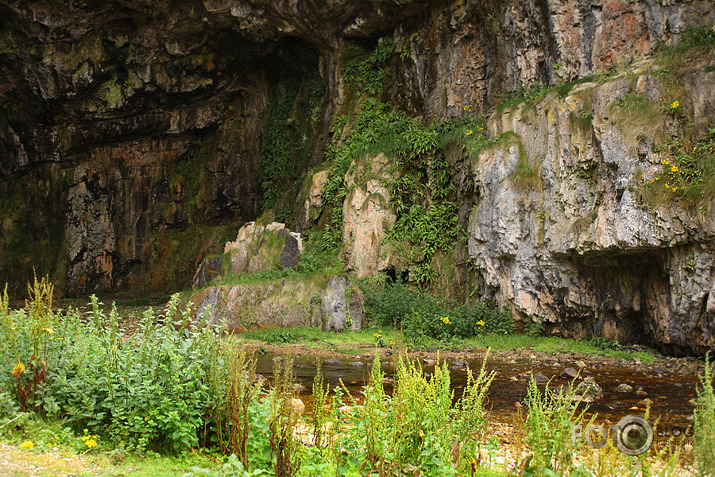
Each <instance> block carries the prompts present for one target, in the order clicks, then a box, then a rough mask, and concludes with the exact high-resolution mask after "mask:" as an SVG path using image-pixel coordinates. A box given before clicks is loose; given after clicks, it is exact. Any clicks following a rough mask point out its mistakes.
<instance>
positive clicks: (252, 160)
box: [0, 0, 715, 353]
mask: <svg viewBox="0 0 715 477" xmlns="http://www.w3.org/2000/svg"><path fill="white" fill-rule="evenodd" d="M0 18H1V20H0V75H2V78H3V84H2V85H0V104H1V105H2V107H0V157H1V158H2V160H1V161H0V199H2V200H0V250H1V251H2V255H1V256H0V282H2V281H6V282H9V283H10V285H11V291H13V290H15V291H17V290H23V289H24V286H25V282H26V280H27V279H28V278H29V277H31V275H32V271H33V269H35V270H37V273H38V274H50V275H51V277H52V278H53V280H54V281H55V283H56V284H57V288H58V289H62V290H64V291H65V292H66V293H69V294H74V295H77V294H83V293H89V292H101V291H110V290H119V289H123V290H133V291H135V292H148V291H154V290H166V289H176V288H181V287H185V286H188V285H189V284H190V283H191V277H192V276H193V274H194V272H195V271H196V270H197V268H198V269H199V271H198V273H196V275H195V276H196V278H195V283H201V284H205V283H207V282H208V281H209V280H210V279H212V278H215V277H216V276H220V275H221V274H223V273H226V272H227V271H228V272H234V273H238V272H243V271H248V272H251V271H258V270H266V269H274V268H290V267H291V266H294V265H295V264H296V263H297V259H298V252H300V248H301V244H300V239H299V237H298V236H294V235H291V233H289V232H288V231H287V230H286V231H285V232H281V231H280V230H276V231H275V234H276V237H274V238H272V239H271V240H268V241H267V242H266V243H265V244H264V245H259V246H258V248H256V249H251V250H250V251H249V248H244V249H240V247H238V248H237V249H236V250H231V251H224V252H225V254H226V256H224V257H222V258H219V257H221V256H220V255H215V254H216V253H220V247H221V246H222V244H223V242H225V238H224V237H225V235H226V233H228V232H230V231H235V230H236V229H237V228H238V227H240V226H241V225H242V224H244V223H247V222H249V221H251V220H254V219H255V218H256V217H257V215H258V213H259V210H267V209H274V211H275V216H276V217H278V219H277V220H279V221H280V222H286V223H288V224H289V225H290V227H291V229H293V230H295V231H297V232H304V231H305V230H306V229H307V228H310V227H312V226H314V225H316V224H317V225H319V226H320V225H321V224H322V225H325V221H326V219H325V217H326V214H325V211H324V210H322V207H323V201H322V198H321V192H320V191H321V190H322V188H323V187H324V186H325V184H326V183H327V182H328V180H329V179H330V177H329V173H328V169H329V167H330V166H329V164H327V165H326V164H324V165H320V164H321V163H322V162H323V160H324V159H325V158H326V155H327V156H328V157H331V156H330V154H329V153H330V147H328V144H329V143H331V141H333V143H335V142H339V141H341V140H345V137H344V136H343V137H339V136H340V135H339V134H337V133H336V131H339V129H340V128H335V127H334V126H335V125H336V124H337V123H339V122H342V121H343V120H344V118H343V116H342V115H343V113H344V112H345V111H346V110H348V109H349V107H350V105H354V102H355V94H356V93H358V94H359V93H361V92H356V91H352V90H350V87H349V85H348V84H349V81H348V80H347V79H346V77H345V76H346V75H345V73H346V65H347V64H349V62H350V60H351V58H352V57H353V56H354V54H355V51H356V49H358V50H359V49H360V48H367V49H369V50H371V49H373V48H374V47H375V46H376V45H381V44H382V45H384V44H385V41H386V40H382V41H381V39H383V38H387V37H390V38H391V39H392V41H393V43H394V45H395V51H394V54H391V55H390V56H389V57H388V58H387V59H386V60H385V63H384V71H383V73H385V72H386V73H387V74H385V75H384V78H385V79H384V81H383V84H382V86H381V88H380V90H381V91H382V92H381V93H379V94H378V95H379V99H380V100H381V101H383V102H385V103H388V104H389V105H390V106H391V107H393V108H396V109H401V110H403V111H405V112H407V113H409V114H411V115H412V116H413V117H419V118H421V119H422V120H423V121H424V122H429V121H432V120H435V119H444V118H458V117H461V116H462V115H464V114H466V113H465V111H472V112H475V113H476V112H481V111H486V110H488V108H490V107H492V106H495V105H496V104H497V103H499V102H500V97H501V96H502V95H503V94H504V93H506V92H508V91H514V90H516V91H523V90H528V89H529V88H534V87H537V86H538V85H540V84H544V85H558V84H561V85H563V84H564V83H566V82H568V81H571V80H583V79H584V78H585V77H587V76H588V75H591V74H594V73H603V71H604V70H606V69H609V68H612V67H616V66H622V65H627V64H631V63H634V62H635V63H637V62H638V61H640V60H641V59H643V58H645V57H647V56H648V55H649V54H650V53H651V52H652V51H653V50H654V48H655V46H656V45H657V44H659V43H660V42H662V43H664V44H671V43H673V42H675V41H677V40H678V38H679V37H680V36H681V34H682V33H683V31H684V30H685V29H686V27H689V26H697V25H700V26H703V25H706V26H708V27H709V26H711V25H712V22H713V20H714V19H715V9H713V8H712V2H711V1H709V0H693V1H688V2H675V1H658V2H656V1H651V0H608V1H603V2H595V1H585V0H526V1H516V0H508V1H502V0H484V1H472V0H439V1H427V0H416V1H410V2H404V1H397V0H387V1H382V0H380V1H377V0H368V1H355V0H336V1H331V2H324V1H317V0H307V1H301V2H285V1H281V2H279V1H276V0H186V1H184V2H180V5H179V4H178V3H177V2H170V1H169V0H155V1H152V2H146V1H144V0H111V1H108V2H97V1H84V2H71V3H69V4H67V5H65V4H61V5H60V4H58V3H57V2H50V1H46V0H39V1H33V2H26V1H21V0H5V1H2V2H1V3H0ZM637 65H638V66H636V67H633V68H632V69H631V70H630V74H631V76H628V77H620V78H618V77H617V78H615V79H614V78H610V79H609V81H607V82H603V84H598V83H582V84H580V85H579V86H577V87H576V88H574V89H570V90H569V92H568V93H567V94H564V96H565V97H561V96H560V95H559V94H557V93H552V94H550V95H548V96H547V97H545V98H543V99H542V100H540V101H536V102H532V103H530V104H524V105H522V106H515V107H511V108H508V109H506V110H505V111H502V110H501V109H500V110H499V111H497V112H492V114H490V116H489V120H488V123H487V129H488V132H489V137H490V138H492V139H495V138H498V141H497V143H496V144H492V145H491V146H490V147H487V148H484V149H483V150H482V151H481V152H479V153H478V154H476V155H475V156H476V157H472V156H468V155H465V154H464V153H463V151H452V152H451V153H450V156H451V157H450V158H449V160H450V164H451V165H453V166H454V171H452V172H453V176H454V180H453V182H454V183H455V185H456V187H457V191H456V194H457V195H458V196H459V198H460V211H461V212H460V217H461V219H462V222H463V224H464V225H465V228H466V229H467V239H468V257H465V256H460V257H458V258H454V257H452V258H451V259H450V257H442V259H443V264H444V265H443V267H442V268H444V269H445V270H442V271H440V273H441V274H442V275H445V276H446V275H449V274H450V273H449V272H450V271H449V270H448V269H449V268H455V267H454V266H452V264H454V263H456V262H466V261H467V260H469V263H470V266H472V268H473V273H472V275H473V277H472V278H473V281H474V282H475V283H477V284H478V285H477V287H478V289H479V291H480V292H481V295H482V296H484V297H486V298H494V299H496V300H498V301H499V302H500V303H502V304H506V305H508V306H510V307H511V308H512V309H513V310H514V312H515V313H517V314H518V315H519V316H520V317H521V320H522V322H525V321H526V320H530V319H531V320H535V321H541V322H544V324H545V329H546V331H547V332H554V333H560V334H564V335H568V336H575V337H583V336H593V335H600V336H608V337H611V338H614V339H618V340H619V341H622V342H628V341H633V340H634V339H636V337H645V341H647V342H649V343H650V344H657V345H659V346H661V347H662V348H663V349H664V350H668V351H671V352H675V353H677V352H690V351H694V352H702V351H704V350H707V349H712V348H713V347H715V324H714V323H715V320H714V317H715V288H714V287H715V285H713V283H714V282H713V274H714V273H715V242H713V231H715V229H714V228H713V224H714V223H715V222H714V221H713V208H712V206H711V205H712V204H711V203H709V202H708V203H706V204H703V205H702V206H701V207H702V208H701V209H700V211H698V212H697V213H693V212H692V211H688V210H685V209H684V207H681V206H679V205H678V204H677V203H672V202H671V203H670V205H669V204H667V203H666V204H659V205H654V206H652V207H650V208H648V207H645V208H644V206H643V204H644V202H643V201H641V200H640V199H639V192H638V191H639V190H640V189H639V187H640V186H639V184H640V183H639V181H641V180H642V179H643V178H645V179H646V180H648V179H650V178H654V177H655V174H656V173H657V170H658V168H659V167H660V165H659V164H660V161H662V160H663V157H662V155H661V154H658V153H655V152H654V147H655V146H656V145H657V144H656V141H655V139H656V138H658V137H661V139H662V136H663V133H664V131H669V130H670V129H672V126H673V124H671V123H672V122H673V121H674V118H673V117H670V118H669V117H667V116H663V115H662V114H661V116H663V117H661V118H660V119H659V120H658V121H648V120H643V121H640V122H639V121H633V120H632V119H631V120H629V117H628V113H627V111H626V112H625V113H624V112H623V111H625V110H623V111H621V112H620V113H619V109H618V108H619V107H621V106H623V105H624V104H627V103H628V101H630V100H633V98H641V99H639V101H641V103H639V104H645V103H644V102H643V101H645V102H646V103H650V104H656V103H658V102H659V101H670V100H671V98H669V97H668V95H671V94H673V91H678V92H680V91H681V90H682V94H681V95H680V96H679V98H672V99H680V101H681V102H682V103H683V105H684V106H683V108H684V109H687V111H688V114H689V115H690V117H691V118H692V120H693V123H694V124H695V127H697V128H699V129H700V130H707V129H708V128H712V127H714V126H715V125H714V124H713V121H712V118H713V117H715V114H714V113H713V112H714V111H715V106H714V104H713V93H712V91H713V90H715V88H712V87H711V86H712V85H713V84H714V83H715V77H714V75H715V73H713V72H712V68H711V67H710V66H708V65H702V68H700V70H698V71H694V72H692V74H690V75H689V76H685V77H683V78H679V85H680V86H682V88H681V89H673V88H671V87H667V86H666V85H664V84H663V82H662V74H661V73H662V72H661V73H659V72H656V71H651V65H650V64H649V63H637ZM614 101H621V103H618V104H620V105H621V106H618V104H617V105H615V106H614ZM614 108H615V109H614ZM621 109H622V108H621ZM661 113H662V111H661ZM348 121H349V119H348ZM669 121H670V123H669ZM378 139H379V138H376V142H377V140H378ZM331 145H332V144H331ZM326 150H327V152H328V154H326ZM388 163H389V161H387V160H385V158H384V157H381V156H380V154H378V153H376V152H375V153H370V154H369V155H368V157H366V158H365V159H359V160H356V162H355V163H354V164H353V167H352V168H351V169H350V170H349V171H348V173H347V175H346V177H345V179H346V181H345V182H346V184H348V187H347V189H346V201H345V203H344V207H343V216H344V224H343V226H344V227H343V232H344V233H343V235H344V244H343V245H344V248H343V258H344V259H345V261H346V264H347V267H348V268H349V269H350V270H351V271H353V272H354V274H355V275H357V276H359V277H363V276H369V275H371V274H373V273H375V272H376V271H379V270H383V269H385V268H386V267H390V266H391V265H393V264H392V262H391V258H390V256H389V250H388V249H385V248H383V246H384V244H383V238H384V232H385V231H386V230H387V229H389V228H390V227H391V226H392V224H394V221H395V216H396V214H395V211H393V210H391V208H390V199H391V198H390V194H389V190H388V189H387V188H386V187H385V185H384V182H383V181H382V180H381V179H384V178H385V176H387V175H390V174H393V173H394V171H391V170H388V168H387V167H386V164H388ZM311 168H313V169H311ZM361 168H362V171H361V170H360V169H361ZM308 174H311V176H310V179H309V180H308V178H307V177H304V176H307V175H308ZM357 177H368V178H369V180H365V181H360V182H359V183H358V181H357V179H356V178H357ZM303 178H305V179H306V180H305V181H304V183H305V184H306V186H305V187H304V188H303V189H302V190H301V188H300V187H299V186H298V185H297V184H300V183H301V179H303ZM254 226H255V224H254ZM281 230H285V229H281ZM254 232H255V230H254ZM246 233H248V232H246ZM271 233H272V232H271ZM281 233H284V235H281V236H278V235H279V234H281ZM239 238H240V237H239ZM279 239H280V241H282V242H281V244H282V245H281V248H280V250H278V251H276V250H274V249H273V248H272V246H271V244H270V243H268V242H271V241H275V242H276V243H277V242H278V241H279ZM237 241H240V240H237ZM462 248H464V247H462ZM239 249H240V250H239ZM242 250H243V251H242ZM261 250H263V252H262V251H261ZM269 251H270V253H269ZM244 252H245V253H244ZM264 252H265V253H264ZM460 253H462V252H460ZM207 257H209V259H208V260H204V259H205V258H207ZM442 272H444V273H442ZM452 275H454V276H457V277H458V281H460V280H461V281H462V282H464V283H467V281H466V279H463V275H464V273H463V272H459V273H454V274H452ZM341 283H342V279H340V280H338V281H337V282H336V283H334V284H333V285H332V286H331V287H328V284H327V283H325V284H322V285H321V286H319V287H314V289H311V290H312V291H311V293H318V295H319V296H322V294H323V292H325V293H326V295H325V298H326V299H327V300H329V301H331V300H332V301H333V302H334V303H335V306H334V307H333V308H334V309H335V310H342V311H338V312H336V313H337V314H336V315H335V316H342V318H335V319H336V320H337V321H335V322H331V321H330V320H328V322H327V323H328V327H329V328H331V329H333V328H334V329H339V328H341V327H343V328H344V327H346V326H347V325H346V322H347V318H345V316H346V315H347V310H350V313H349V316H350V317H351V319H352V320H353V323H355V321H354V320H355V317H354V314H353V312H352V310H351V303H352V302H351V301H350V300H348V299H345V297H344V296H343V298H342V299H340V298H339V296H340V293H341V292H340V291H337V292H335V293H337V295H335V296H333V295H332V293H333V292H327V291H326V290H328V289H331V290H342V288H341V287H342V286H343V285H342V284H341ZM469 283H471V282H469ZM261 286H264V285H261ZM265 286H266V287H267V286H268V285H265ZM272 286H275V285H272ZM470 287H471V285H470ZM258 288H260V287H258ZM258 288H257V289H255V290H250V291H249V290H248V289H246V290H244V291H242V292H241V293H239V295H245V294H246V293H248V295H251V294H253V295H251V296H255V297H258V296H263V297H264V298H265V299H268V298H266V297H268V296H269V295H270V294H271V293H272V291H270V290H268V289H263V288H260V290H258ZM211 290H214V291H205V292H202V293H205V294H206V296H205V297H203V298H202V299H201V300H199V301H201V302H203V300H204V299H207V300H209V302H213V301H215V303H223V302H221V300H224V298H225V297H226V296H228V295H227V293H228V291H227V290H218V291H217V289H211ZM469 292H470V291H467V292H466V293H464V295H467V294H469ZM336 296H337V297H338V298H336ZM207 297H213V298H210V299H209V298H207ZM221 297H224V298H221ZM256 299H257V298H256ZM212 300H213V301H212ZM231 300H234V301H233V302H232V303H234V302H235V303H238V302H240V300H244V298H241V299H240V300H239V299H238V298H236V297H232V298H231ZM236 300H238V301H236ZM341 300H342V301H341ZM228 302H230V300H229V301H227V303H228ZM207 303H208V302H207ZM272 303H274V304H273V305H271V307H272V308H271V307H269V308H270V309H271V310H272V309H273V308H275V307H276V306H283V305H281V304H280V303H282V302H280V300H279V301H274V302H272ZM241 306H243V305H241ZM252 306H253V305H252ZM266 306H268V305H266ZM269 308H265V309H263V310H262V311H261V313H264V312H265V313H268V310H269ZM227 313H228V312H227ZM230 313H233V312H230ZM295 313H297V312H294V311H291V312H286V313H283V314H281V315H280V316H281V317H282V318H278V319H276V321H279V322H280V321H285V322H286V323H293V322H296V323H297V322H306V321H307V322H310V321H315V320H313V319H312V318H311V317H312V316H313V311H310V313H308V312H307V311H306V312H305V313H307V314H305V315H301V316H298V315H296V314H295ZM341 313H342V315H341ZM308 315H310V317H308ZM231 316H234V315H231ZM236 316H238V315H236ZM317 321H320V324H324V323H326V321H325V320H324V319H323V318H321V319H320V320H317ZM638 340H639V341H642V340H640V339H638Z"/></svg>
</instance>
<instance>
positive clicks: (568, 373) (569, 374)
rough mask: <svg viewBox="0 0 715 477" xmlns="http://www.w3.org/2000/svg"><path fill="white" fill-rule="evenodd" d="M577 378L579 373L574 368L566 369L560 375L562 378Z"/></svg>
mask: <svg viewBox="0 0 715 477" xmlns="http://www.w3.org/2000/svg"><path fill="white" fill-rule="evenodd" d="M576 376H578V371H576V370H575V369H574V368H565V369H563V370H562V371H561V372H560V373H559V377H561V378H575V377H576Z"/></svg>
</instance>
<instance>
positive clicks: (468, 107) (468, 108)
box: [464, 105, 472, 111]
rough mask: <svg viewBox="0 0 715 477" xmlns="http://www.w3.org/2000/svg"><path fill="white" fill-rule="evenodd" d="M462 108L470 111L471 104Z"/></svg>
mask: <svg viewBox="0 0 715 477" xmlns="http://www.w3.org/2000/svg"><path fill="white" fill-rule="evenodd" d="M464 110H465V111H471V110H472V108H471V106H469V105H466V106H465V107H464Z"/></svg>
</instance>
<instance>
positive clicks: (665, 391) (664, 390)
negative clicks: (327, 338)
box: [257, 353, 698, 428]
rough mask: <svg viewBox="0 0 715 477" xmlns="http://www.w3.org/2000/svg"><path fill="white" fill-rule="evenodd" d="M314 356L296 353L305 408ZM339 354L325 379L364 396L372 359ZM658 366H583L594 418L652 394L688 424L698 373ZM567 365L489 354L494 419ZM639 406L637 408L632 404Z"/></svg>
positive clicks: (261, 368) (386, 366)
mask: <svg viewBox="0 0 715 477" xmlns="http://www.w3.org/2000/svg"><path fill="white" fill-rule="evenodd" d="M275 357H276V355H275V354H270V353H269V354H264V355H262V356H259V359H258V369H257V371H258V372H259V373H260V374H263V375H265V376H266V377H268V378H270V377H271V376H272V369H273V359H274V358H275ZM316 359H320V360H322V361H324V360H325V358H316V357H315V356H293V364H294V373H295V382H297V383H300V384H302V385H303V386H305V387H306V389H307V390H306V391H305V392H303V393H301V394H300V396H299V397H300V398H301V399H302V400H303V401H304V402H305V404H306V410H307V412H310V411H311V408H312V395H311V391H310V390H311V387H312V383H313V378H314V376H315V373H316ZM338 359H339V364H332V365H331V364H325V363H323V364H322V370H323V376H324V379H325V382H326V383H327V384H328V385H330V387H331V389H333V388H334V387H335V386H337V385H339V383H340V380H341V379H342V382H343V383H344V384H345V386H346V387H347V388H348V390H349V391H350V393H351V395H352V396H353V397H355V398H360V397H361V391H362V386H364V385H365V382H366V380H367V377H368V376H369V373H370V365H371V361H370V360H368V359H356V358H351V359H345V358H343V359H340V358H338ZM356 361H361V362H363V363H364V364H365V366H362V367H359V366H353V365H350V364H349V363H354V362H356ZM448 362H449V361H448ZM467 362H468V363H469V367H470V368H471V369H473V370H474V369H479V366H480V365H481V360H477V359H475V360H467ZM655 366H657V365H653V366H648V365H641V366H624V365H617V364H614V365H611V364H604V363H589V364H587V367H586V368H585V369H584V370H583V371H582V372H581V376H582V377H587V376H591V377H592V378H593V379H594V380H595V381H596V382H597V383H598V384H599V385H600V386H601V388H602V389H603V397H602V398H601V399H599V400H597V401H596V402H594V403H591V404H589V405H588V406H589V407H588V413H589V414H592V413H597V414H598V418H597V420H596V422H598V423H603V422H607V421H611V422H613V423H615V422H617V421H618V420H620V419H621V418H622V417H624V416H626V415H629V414H639V415H642V414H643V412H644V411H645V408H646V405H645V404H644V403H643V400H644V399H646V398H648V399H650V400H652V401H653V402H652V404H651V406H650V416H651V422H653V421H654V420H655V419H657V418H659V419H660V424H661V426H665V425H668V426H679V427H681V428H686V427H688V426H690V425H691V424H692V414H693V407H694V406H693V404H691V400H692V399H694V398H695V396H696V384H697V382H698V378H697V376H696V375H695V374H694V373H693V374H677V373H676V372H671V371H670V370H667V371H668V372H665V373H662V371H663V369H662V367H661V369H660V370H658V369H657V368H655ZM564 367H565V365H564V364H563V363H562V362H559V361H558V360H556V359H554V360H553V361H551V362H549V361H536V362H534V361H533V360H530V359H517V360H508V361H505V360H499V359H498V358H497V359H490V360H488V361H487V369H488V370H494V371H496V377H495V379H494V381H493V382H492V385H491V387H490V388H489V393H488V403H487V407H488V408H489V409H490V410H491V418H492V419H493V420H495V421H500V422H509V421H511V420H512V419H513V418H514V417H515V416H516V415H517V412H518V409H519V404H517V403H523V400H524V398H525V397H526V388H527V384H528V380H529V376H530V374H531V373H537V372H541V373H543V374H544V375H546V376H547V377H548V378H551V377H553V380H552V382H551V383H552V384H551V386H552V387H555V386H559V385H562V384H563V385H568V384H569V382H570V379H561V378H559V376H558V375H559V372H560V371H561V370H562V369H564ZM382 368H383V372H384V373H385V375H386V376H388V377H391V376H392V375H393V374H394V367H393V365H392V361H387V362H384V363H383V364H382ZM653 368H655V369H653ZM423 369H424V372H425V373H430V372H432V371H433V370H434V366H433V365H432V366H430V365H426V364H424V365H423ZM657 371H661V372H657ZM466 377H467V373H466V370H452V371H451V381H452V386H453V388H454V389H455V395H457V396H459V394H460V390H461V389H462V388H463V387H464V385H465V384H466ZM621 383H626V384H629V385H631V386H632V387H633V392H629V393H621V392H616V391H615V388H616V386H618V385H619V384H621ZM385 388H386V390H387V391H388V392H391V385H390V384H386V385H385ZM639 389H640V390H642V391H644V392H646V393H647V396H646V395H638V394H636V391H637V390H639ZM636 407H637V408H638V409H634V408H636Z"/></svg>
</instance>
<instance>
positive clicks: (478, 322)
mask: <svg viewBox="0 0 715 477" xmlns="http://www.w3.org/2000/svg"><path fill="white" fill-rule="evenodd" d="M477 324H478V325H479V326H484V325H486V323H484V320H479V321H477Z"/></svg>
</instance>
